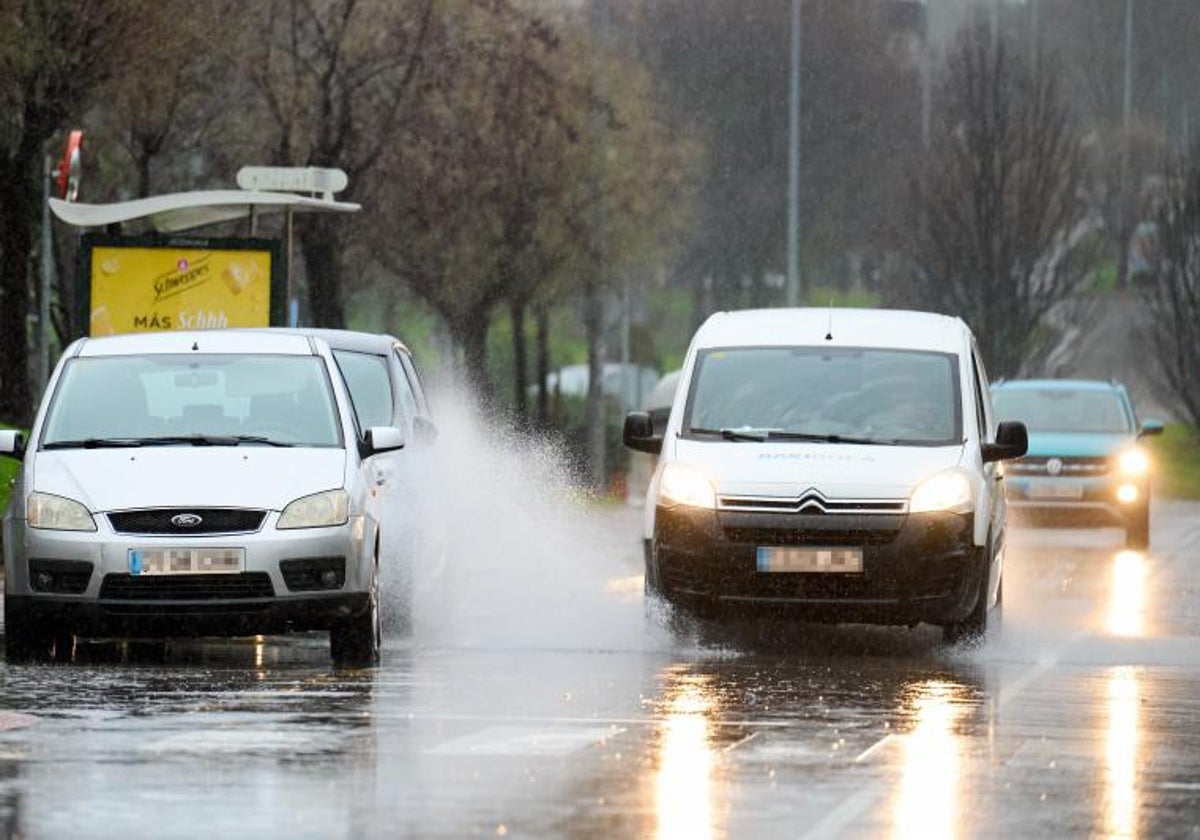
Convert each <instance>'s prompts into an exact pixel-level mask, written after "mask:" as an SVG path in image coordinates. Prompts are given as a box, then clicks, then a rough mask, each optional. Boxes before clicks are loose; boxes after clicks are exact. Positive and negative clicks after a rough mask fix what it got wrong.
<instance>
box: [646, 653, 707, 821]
mask: <svg viewBox="0 0 1200 840" xmlns="http://www.w3.org/2000/svg"><path fill="white" fill-rule="evenodd" d="M668 678H669V679H670V680H671V682H670V683H669V685H668V687H667V691H666V698H665V703H664V708H663V711H664V713H665V715H666V719H665V720H664V721H663V723H662V725H661V733H660V738H661V746H660V753H659V764H658V775H657V779H656V785H655V792H656V803H655V807H656V813H657V817H658V827H657V831H656V833H655V836H657V837H658V838H659V840H683V839H684V838H687V840H698V838H705V837H713V836H714V825H713V817H714V814H713V799H712V793H713V778H712V771H713V765H714V763H715V757H714V752H713V747H712V737H711V734H712V733H711V732H710V724H709V715H710V714H712V713H713V712H714V711H715V710H716V705H717V704H716V700H715V696H716V695H715V692H714V691H713V688H712V677H711V676H710V675H708V674H687V673H677V674H670V675H669V676H668Z"/></svg>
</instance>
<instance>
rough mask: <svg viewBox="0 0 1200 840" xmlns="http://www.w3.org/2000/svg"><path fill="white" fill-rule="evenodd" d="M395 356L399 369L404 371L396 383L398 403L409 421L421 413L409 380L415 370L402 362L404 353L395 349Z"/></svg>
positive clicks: (418, 401) (420, 406) (419, 404)
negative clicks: (398, 396) (398, 393)
mask: <svg viewBox="0 0 1200 840" xmlns="http://www.w3.org/2000/svg"><path fill="white" fill-rule="evenodd" d="M396 358H397V361H399V363H400V369H401V370H402V371H403V372H404V375H403V376H401V377H400V381H399V383H398V385H399V387H398V390H399V391H400V405H401V407H402V408H403V409H404V416H405V417H407V418H408V419H409V422H412V418H414V417H416V416H417V415H419V414H422V413H423V411H422V409H423V406H422V405H421V403H420V400H418V398H417V394H416V391H415V390H414V388H413V385H412V382H411V381H410V380H409V377H411V376H413V375H414V373H415V372H414V371H413V370H412V369H411V367H410V366H409V365H406V364H405V363H404V362H405V359H404V354H402V353H401V352H400V351H398V350H397V351H396Z"/></svg>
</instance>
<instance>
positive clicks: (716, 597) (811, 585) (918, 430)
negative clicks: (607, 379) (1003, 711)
mask: <svg viewBox="0 0 1200 840" xmlns="http://www.w3.org/2000/svg"><path fill="white" fill-rule="evenodd" d="M989 400H990V397H989V392H988V381H987V375H986V373H985V371H984V367H983V363H982V360H981V359H980V357H979V352H978V350H977V348H976V345H975V339H974V337H973V336H972V334H971V331H970V329H969V328H968V327H967V325H966V324H965V323H963V322H962V320H960V319H958V318H952V317H948V316H944V315H934V314H930V313H924V312H903V311H892V310H866V309H841V310H828V309H771V310H750V311H742V312H723V313H718V314H716V315H713V316H712V317H711V318H709V319H708V320H707V321H706V322H705V323H704V324H703V325H702V326H701V327H700V329H699V330H698V331H697V333H696V335H695V337H694V338H693V340H692V344H691V347H690V348H689V350H688V354H687V357H686V359H685V361H684V365H683V372H682V375H681V379H680V386H679V389H678V391H677V392H676V395H675V400H674V403H673V404H672V407H671V414H670V418H669V420H668V421H667V424H666V429H665V431H664V432H663V433H662V434H661V436H660V435H659V434H656V433H655V427H654V424H653V423H652V422H651V418H650V417H649V415H648V414H646V413H644V412H635V413H632V414H630V415H629V416H628V417H627V418H626V421H625V431H624V439H625V444H626V445H627V446H629V447H630V448H633V449H636V450H638V451H642V452H651V453H660V454H661V458H660V460H659V465H658V468H657V469H656V471H655V474H654V476H653V478H652V479H651V482H650V488H649V491H648V493H647V496H646V513H645V530H644V538H645V546H646V551H645V558H646V590H647V593H648V594H653V595H658V596H661V597H662V598H665V599H666V600H667V601H668V602H670V603H671V604H673V605H676V606H678V607H682V608H684V609H686V610H689V611H692V612H695V613H697V614H700V615H705V616H710V617H719V616H721V615H724V614H727V613H729V612H731V611H735V610H748V609H761V608H766V609H770V610H781V611H783V612H784V613H787V614H791V615H794V616H796V617H797V618H800V619H803V620H811V621H833V622H865V623H872V624H898V625H910V626H911V625H915V624H917V623H919V622H929V623H932V624H937V625H940V626H941V627H942V628H943V632H944V635H945V637H946V639H947V640H948V641H959V640H968V639H977V638H979V637H981V636H982V635H983V633H984V632H985V631H986V629H987V623H988V617H989V612H990V610H991V608H992V607H993V606H994V605H995V604H997V603H999V601H1000V598H1001V592H1002V573H1003V555H1004V527H1005V506H1004V492H1003V486H1002V484H1001V479H1002V477H1003V473H1002V470H999V469H998V468H997V462H998V461H1001V460H1003V459H1007V458H1016V457H1020V456H1021V455H1022V454H1024V452H1025V449H1026V446H1027V436H1026V432H1025V427H1024V426H1023V425H1022V424H1020V423H1000V424H997V422H996V419H995V417H994V415H993V413H992V409H991V404H990V401H989Z"/></svg>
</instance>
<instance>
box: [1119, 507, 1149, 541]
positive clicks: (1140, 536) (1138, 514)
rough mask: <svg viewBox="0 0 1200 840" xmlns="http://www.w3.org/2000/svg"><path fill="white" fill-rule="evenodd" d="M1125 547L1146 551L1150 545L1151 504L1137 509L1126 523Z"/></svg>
mask: <svg viewBox="0 0 1200 840" xmlns="http://www.w3.org/2000/svg"><path fill="white" fill-rule="evenodd" d="M1125 547H1126V548H1132V549H1134V550H1137V551H1144V550H1146V549H1147V548H1149V547H1150V505H1149V504H1148V503H1147V504H1144V505H1142V506H1141V508H1139V509H1138V510H1137V511H1135V512H1134V513H1133V514H1132V515H1131V516H1130V518H1129V521H1128V523H1126V525H1125Z"/></svg>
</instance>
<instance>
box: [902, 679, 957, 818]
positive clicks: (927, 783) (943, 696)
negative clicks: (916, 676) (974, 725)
mask: <svg viewBox="0 0 1200 840" xmlns="http://www.w3.org/2000/svg"><path fill="white" fill-rule="evenodd" d="M969 699H970V693H969V691H968V689H967V688H966V687H965V686H963V685H960V684H959V683H956V682H951V681H949V680H927V681H924V682H919V683H914V684H913V685H911V686H910V687H909V688H908V690H907V691H906V693H905V697H904V698H903V701H902V705H903V711H904V714H905V716H906V717H908V718H910V719H911V720H912V721H913V728H912V730H911V731H910V732H908V733H907V734H905V735H902V736H900V741H901V743H902V744H903V757H902V759H901V760H902V762H903V764H902V766H901V776H900V787H899V789H898V790H897V792H896V797H895V799H894V801H893V808H892V826H893V829H892V836H893V837H897V838H922V840H929V839H930V838H938V837H954V836H956V833H957V828H958V820H959V814H958V800H959V797H960V795H961V791H960V790H959V784H960V771H961V765H962V745H961V741H962V739H961V738H960V737H959V735H958V734H957V733H956V731H955V730H956V727H957V725H958V722H959V720H960V719H961V718H962V717H963V715H964V713H965V711H966V710H967V708H968V706H967V703H968V702H969Z"/></svg>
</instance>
